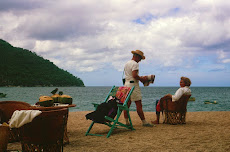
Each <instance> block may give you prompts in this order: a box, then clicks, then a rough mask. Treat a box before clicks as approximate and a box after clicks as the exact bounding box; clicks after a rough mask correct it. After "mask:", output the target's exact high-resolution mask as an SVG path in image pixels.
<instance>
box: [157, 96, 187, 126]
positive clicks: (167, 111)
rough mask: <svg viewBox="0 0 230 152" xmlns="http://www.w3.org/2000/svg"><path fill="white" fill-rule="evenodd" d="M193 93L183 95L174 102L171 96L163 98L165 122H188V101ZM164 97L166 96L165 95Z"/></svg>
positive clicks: (162, 105)
mask: <svg viewBox="0 0 230 152" xmlns="http://www.w3.org/2000/svg"><path fill="white" fill-rule="evenodd" d="M190 96H191V95H182V97H181V98H180V99H179V100H178V101H176V102H172V99H171V98H165V99H161V100H162V101H163V102H161V107H162V109H163V113H164V121H163V123H165V124H173V125H176V124H185V123H186V113H187V103H188V100H189V98H190ZM163 98H164V97H163Z"/></svg>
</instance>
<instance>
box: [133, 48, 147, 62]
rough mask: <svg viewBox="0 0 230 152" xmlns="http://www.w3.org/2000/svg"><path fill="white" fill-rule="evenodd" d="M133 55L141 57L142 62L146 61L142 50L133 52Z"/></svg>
mask: <svg viewBox="0 0 230 152" xmlns="http://www.w3.org/2000/svg"><path fill="white" fill-rule="evenodd" d="M131 53H133V54H138V55H140V56H141V59H142V60H144V59H145V56H144V53H143V52H142V51H140V50H136V51H131Z"/></svg>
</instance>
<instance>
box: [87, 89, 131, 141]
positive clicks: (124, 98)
mask: <svg viewBox="0 0 230 152" xmlns="http://www.w3.org/2000/svg"><path fill="white" fill-rule="evenodd" d="M133 90H134V87H132V88H130V87H115V86H113V87H112V88H111V90H110V91H109V93H108V95H107V96H106V98H105V100H104V102H107V101H108V99H109V97H110V96H112V97H116V98H118V99H119V100H120V101H121V102H122V103H123V104H117V106H118V110H117V116H116V117H115V118H114V119H113V118H111V117H108V116H105V120H106V121H105V122H104V123H103V124H105V125H107V126H108V127H110V130H109V132H108V134H107V136H106V137H107V138H109V137H110V135H111V133H112V131H113V129H115V128H126V129H130V130H135V129H134V128H133V125H132V121H131V117H130V114H129V108H128V105H127V103H128V101H129V99H130V96H131V94H132V92H133ZM93 105H94V107H95V110H96V109H97V107H98V105H99V104H95V103H93ZM123 110H126V111H127V114H128V119H129V122H130V125H126V124H123V123H121V122H119V118H120V116H121V113H122V111H123ZM95 123H96V122H95V121H92V123H91V125H90V126H89V128H88V130H87V132H86V134H85V135H86V136H87V135H94V136H103V135H100V134H91V133H89V132H90V130H91V129H92V127H93V125H94V124H95Z"/></svg>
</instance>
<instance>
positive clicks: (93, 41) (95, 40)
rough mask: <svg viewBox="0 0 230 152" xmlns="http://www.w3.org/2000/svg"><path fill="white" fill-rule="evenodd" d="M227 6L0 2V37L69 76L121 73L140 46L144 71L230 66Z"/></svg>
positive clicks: (88, 1)
mask: <svg viewBox="0 0 230 152" xmlns="http://www.w3.org/2000/svg"><path fill="white" fill-rule="evenodd" d="M229 4H230V2H226V1H223V0H219V1H203V0H196V1H193V0H188V1H181V0H175V1H171V0H165V1H136V0H131V1H127V0H111V1H107V0H99V1H92V0H78V1H74V0H69V1H68V2H65V1H62V0H57V1H41V0H33V1H27V0H22V1H17V0H8V1H0V18H1V22H0V38H2V39H4V40H7V41H8V42H10V43H11V44H12V45H14V46H17V47H23V48H26V49H29V50H32V51H34V52H36V53H37V54H38V55H41V56H43V57H44V58H46V59H49V60H51V61H52V62H54V63H55V64H57V65H58V66H59V67H61V68H63V69H67V70H69V71H72V72H74V73H76V72H80V73H81V72H82V73H85V72H93V71H98V70H103V69H105V68H106V67H109V68H112V69H114V70H116V71H119V72H121V71H123V66H124V64H125V62H126V61H127V60H129V59H131V53H130V52H131V50H135V49H140V50H143V51H144V53H145V55H146V60H145V61H143V62H142V64H143V65H144V68H145V69H148V67H149V66H151V67H156V68H154V69H155V70H157V71H165V72H167V71H171V72H173V73H176V72H177V71H180V70H182V69H186V70H188V69H191V70H193V71H195V70H197V69H199V70H204V69H205V68H204V69H202V67H205V66H206V64H208V65H214V66H213V67H215V66H216V64H221V65H223V66H224V67H225V68H222V69H226V70H228V69H229V63H230V55H229V53H228V52H229V49H228V48H229V44H230V43H229V42H230V29H229V26H230V15H229V14H230V9H229V6H230V5H229ZM220 50H221V51H220ZM201 59H202V60H201ZM203 59H205V60H203ZM216 69H218V68H216ZM210 70H211V69H209V70H206V71H207V72H208V71H210Z"/></svg>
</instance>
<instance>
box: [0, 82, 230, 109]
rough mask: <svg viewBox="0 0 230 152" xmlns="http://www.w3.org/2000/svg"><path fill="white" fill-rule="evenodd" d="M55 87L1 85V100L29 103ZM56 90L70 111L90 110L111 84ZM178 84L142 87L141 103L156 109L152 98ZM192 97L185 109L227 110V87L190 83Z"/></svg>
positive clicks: (229, 97) (229, 91)
mask: <svg viewBox="0 0 230 152" xmlns="http://www.w3.org/2000/svg"><path fill="white" fill-rule="evenodd" d="M55 88H56V87H0V92H2V93H6V94H7V96H6V98H0V101H10V100H11V101H12V100H14V101H25V102H27V103H30V104H35V103H36V102H38V100H39V97H40V96H42V95H43V96H51V95H52V94H51V93H50V92H51V91H52V90H54V89H55ZM57 88H58V91H63V93H64V94H66V95H70V96H71V97H72V98H73V103H74V104H76V105H77V106H76V107H73V108H70V111H93V110H94V107H93V105H92V104H91V103H101V102H103V101H104V99H105V97H106V95H107V94H108V92H109V90H110V89H111V87H108V86H105V87H103V86H100V87H57ZM178 88H179V87H141V91H142V104H143V110H144V111H149V112H150V111H152V112H154V111H155V102H156V100H157V99H160V98H161V97H163V96H164V95H165V94H168V93H170V94H174V93H175V92H176V90H177V89H178ZM191 90H192V97H195V99H196V100H195V101H189V102H188V105H187V110H188V111H189V112H195V111H229V110H230V87H191ZM204 101H216V102H217V104H204ZM130 110H131V111H135V110H136V106H135V103H132V104H131V107H130Z"/></svg>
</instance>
